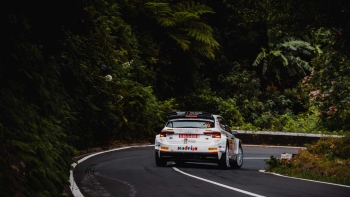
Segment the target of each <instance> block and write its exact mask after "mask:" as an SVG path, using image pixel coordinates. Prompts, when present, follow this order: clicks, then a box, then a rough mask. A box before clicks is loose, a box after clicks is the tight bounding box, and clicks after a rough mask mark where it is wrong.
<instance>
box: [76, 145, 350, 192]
mask: <svg viewBox="0 0 350 197" xmlns="http://www.w3.org/2000/svg"><path fill="white" fill-rule="evenodd" d="M243 150H244V163H243V166H242V168H240V169H229V170H221V169H219V168H218V167H217V165H216V164H210V163H207V164H206V163H187V164H185V165H182V166H177V165H176V164H175V163H172V162H168V165H167V167H157V166H156V165H155V161H154V146H140V147H125V148H120V149H116V150H112V151H106V152H104V153H103V154H102V153H97V154H94V155H90V156H88V157H85V158H83V159H81V160H79V161H80V162H79V164H78V165H76V166H75V168H74V171H73V173H72V175H74V180H73V179H72V180H71V182H72V183H73V184H72V186H71V189H72V191H73V194H74V195H75V196H76V197H78V196H79V197H82V196H84V197H148V196H150V197H158V196H159V197H164V196H173V197H187V196H188V197H196V196H198V197H202V196H208V197H214V196H217V197H219V196H220V197H226V196H227V197H228V196H230V197H232V196H237V197H239V196H244V197H249V196H256V197H259V196H271V197H273V196H276V197H281V196H286V197H288V196H298V197H304V196H305V197H306V196H317V197H329V196H337V197H342V196H344V197H349V194H350V186H343V185H336V184H328V183H322V182H315V181H308V180H302V179H294V178H289V177H284V176H276V175H273V174H270V173H264V172H262V171H261V170H264V169H265V161H264V160H265V159H269V157H270V156H271V155H274V156H275V157H278V158H279V157H280V156H281V154H282V153H293V154H294V153H297V148H293V147H266V146H249V145H248V146H244V147H243ZM259 170H260V171H259ZM71 178H73V176H71Z"/></svg>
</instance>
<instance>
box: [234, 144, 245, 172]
mask: <svg viewBox="0 0 350 197" xmlns="http://www.w3.org/2000/svg"><path fill="white" fill-rule="evenodd" d="M242 165H243V149H242V147H241V146H240V147H238V154H237V155H236V160H235V161H234V162H233V163H232V167H233V168H240V167H241V166H242Z"/></svg>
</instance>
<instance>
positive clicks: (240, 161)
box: [237, 147, 243, 166]
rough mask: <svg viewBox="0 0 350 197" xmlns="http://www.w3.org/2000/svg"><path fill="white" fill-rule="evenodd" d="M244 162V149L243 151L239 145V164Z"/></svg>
mask: <svg viewBox="0 0 350 197" xmlns="http://www.w3.org/2000/svg"><path fill="white" fill-rule="evenodd" d="M242 163H243V151H242V148H241V147H239V149H238V154H237V165H238V166H241V165H242Z"/></svg>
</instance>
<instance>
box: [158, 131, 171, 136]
mask: <svg viewBox="0 0 350 197" xmlns="http://www.w3.org/2000/svg"><path fill="white" fill-rule="evenodd" d="M169 134H174V131H165V130H162V131H161V132H160V135H159V136H160V137H166V135H169Z"/></svg>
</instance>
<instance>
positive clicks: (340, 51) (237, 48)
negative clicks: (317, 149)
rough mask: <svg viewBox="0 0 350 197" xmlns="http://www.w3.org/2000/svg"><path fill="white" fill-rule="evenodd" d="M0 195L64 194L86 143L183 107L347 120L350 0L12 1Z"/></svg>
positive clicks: (145, 132) (259, 116) (141, 131)
mask: <svg viewBox="0 0 350 197" xmlns="http://www.w3.org/2000/svg"><path fill="white" fill-rule="evenodd" d="M0 10H1V12H0V15H1V17H0V22H1V23H0V25H1V26H0V27H1V36H0V80H1V83H0V87H1V89H0V96H1V97H0V98H1V99H0V142H1V144H0V146H1V148H0V169H1V170H0V186H1V188H0V196H4V197H7V196H16V197H21V196H35V197H47V196H59V194H60V192H61V191H62V187H63V185H64V184H67V183H68V177H69V170H70V169H71V164H72V163H73V162H74V160H73V159H72V158H73V155H74V153H75V152H76V151H77V150H84V149H89V148H92V147H97V146H102V147H103V146H108V145H112V144H115V143H120V142H142V141H148V140H153V138H154V135H155V134H156V133H157V132H158V131H159V129H160V128H161V127H162V126H163V124H164V121H165V120H164V118H165V117H164V114H165V113H166V112H169V111H173V110H202V111H209V112H212V113H219V114H221V115H223V116H224V117H225V118H226V119H228V121H229V122H230V123H231V124H232V125H233V126H234V127H235V128H236V129H250V130H270V131H295V132H311V133H312V132H314V133H316V132H329V133H339V134H344V133H347V132H348V131H349V129H350V124H349V122H350V110H349V105H350V88H349V87H350V64H349V63H350V60H349V57H348V56H349V54H350V53H349V52H350V48H349V46H350V45H349V42H350V35H349V34H350V29H349V28H350V20H349V18H350V13H349V11H350V2H349V1H344V0H200V1H199V0H186V1H185V0H178V1H173V0H158V1H151V0H143V1H141V0H76V1H68V0H61V1H57V0H53V1H23V0H19V1H6V4H5V2H3V3H2V6H1V7H0Z"/></svg>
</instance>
